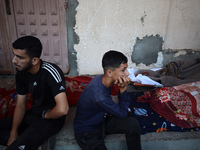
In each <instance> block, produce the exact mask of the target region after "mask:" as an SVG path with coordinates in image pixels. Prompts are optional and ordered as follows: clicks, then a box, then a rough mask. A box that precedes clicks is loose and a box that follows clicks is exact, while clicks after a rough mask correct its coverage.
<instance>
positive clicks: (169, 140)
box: [0, 106, 200, 150]
mask: <svg viewBox="0 0 200 150" xmlns="http://www.w3.org/2000/svg"><path fill="white" fill-rule="evenodd" d="M75 112H76V106H71V107H70V110H69V113H68V115H67V117H66V121H65V125H64V127H63V128H62V130H61V131H60V132H59V133H58V134H57V135H56V136H53V137H51V138H50V139H49V140H48V141H47V142H45V143H44V145H42V146H41V147H40V148H39V149H38V150H66V149H69V150H81V149H80V148H79V146H78V144H77V142H76V140H75V138H74V130H73V120H74V116H75ZM141 142H142V149H143V150H150V149H151V150H175V149H176V150H198V149H199V143H200V132H197V131H195V132H160V133H156V132H150V133H147V134H144V135H141ZM105 144H106V146H107V148H108V150H127V146H126V141H125V137H124V135H122V134H112V135H108V136H106V139H105ZM5 148H6V147H4V146H0V150H5Z"/></svg>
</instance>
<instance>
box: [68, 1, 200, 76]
mask: <svg viewBox="0 0 200 150" xmlns="http://www.w3.org/2000/svg"><path fill="white" fill-rule="evenodd" d="M73 4H76V5H75V7H73V9H68V13H71V14H70V15H68V20H70V18H74V20H72V22H71V23H70V24H71V26H68V30H70V31H72V32H69V31H68V43H72V44H71V47H70V48H69V52H71V54H72V55H73V58H74V59H75V60H74V59H73V60H72V61H74V62H75V63H76V65H74V66H73V65H71V66H70V67H71V70H72V71H73V70H77V73H78V74H80V75H86V74H89V75H95V74H100V73H102V72H103V69H102V67H101V59H102V56H103V54H104V53H105V52H107V51H108V50H110V49H114V50H118V51H121V52H123V53H124V54H125V55H126V56H127V57H128V60H129V63H128V64H129V67H130V68H141V69H150V68H155V67H162V66H163V65H164V64H166V63H167V62H169V61H170V60H174V59H179V58H180V59H185V58H188V59H189V58H190V59H191V58H194V56H195V57H200V55H199V52H200V33H199V31H200V16H199V14H200V9H199V6H200V1H199V0H190V1H187V0H150V1H146V0H133V1H124V0H109V1H106V0H78V1H77V0H68V7H69V8H70V5H71V6H74V5H73ZM68 23H69V22H68ZM74 55H75V57H74ZM69 57H70V55H69Z"/></svg>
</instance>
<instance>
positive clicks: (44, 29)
mask: <svg viewBox="0 0 200 150" xmlns="http://www.w3.org/2000/svg"><path fill="white" fill-rule="evenodd" d="M11 6H12V7H11V8H13V10H12V12H13V14H12V12H11V17H13V18H14V22H9V20H8V22H9V24H12V25H13V24H15V28H16V29H15V30H13V29H11V33H10V36H11V37H12V36H14V35H15V36H16V37H18V38H19V37H21V36H25V35H32V36H36V37H38V38H39V39H40V40H41V42H42V44H43V53H42V56H41V58H42V59H43V60H45V61H49V62H53V63H55V64H57V65H58V66H59V67H60V68H61V69H62V70H63V72H64V73H67V72H68V70H69V67H68V61H66V60H67V59H68V51H67V39H66V37H67V36H66V35H67V33H66V10H65V9H64V3H63V0H12V1H11ZM15 36H14V37H15ZM12 40H13V39H12ZM12 42H13V41H12ZM11 51H12V50H11ZM11 51H10V53H11ZM3 62H4V60H3ZM3 65H4V64H3Z"/></svg>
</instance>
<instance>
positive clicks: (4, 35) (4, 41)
mask: <svg viewBox="0 0 200 150" xmlns="http://www.w3.org/2000/svg"><path fill="white" fill-rule="evenodd" d="M4 8H5V5H4V3H3V2H2V1H0V20H1V21H0V74H13V67H12V63H11V56H10V46H9V38H8V32H7V27H6V24H5V22H6V18H5V16H4V14H5V13H6V10H5V9H4Z"/></svg>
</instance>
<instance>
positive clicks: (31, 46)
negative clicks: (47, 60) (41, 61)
mask: <svg viewBox="0 0 200 150" xmlns="http://www.w3.org/2000/svg"><path fill="white" fill-rule="evenodd" d="M12 46H13V48H14V49H22V50H26V54H27V55H28V56H29V57H30V58H33V57H38V58H40V56H41V53H42V43H41V42H40V40H39V39H38V38H36V37H34V36H23V37H20V38H18V39H17V40H16V41H14V42H13V44H12Z"/></svg>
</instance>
